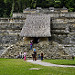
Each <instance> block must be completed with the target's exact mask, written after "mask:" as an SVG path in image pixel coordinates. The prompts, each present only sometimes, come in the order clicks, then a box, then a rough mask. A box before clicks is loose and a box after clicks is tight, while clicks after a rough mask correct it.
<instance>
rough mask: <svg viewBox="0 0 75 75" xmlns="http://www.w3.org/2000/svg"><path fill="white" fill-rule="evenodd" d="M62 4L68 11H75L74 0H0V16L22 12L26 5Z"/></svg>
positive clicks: (59, 5) (45, 6) (57, 6)
mask: <svg viewBox="0 0 75 75" xmlns="http://www.w3.org/2000/svg"><path fill="white" fill-rule="evenodd" d="M64 6H65V7H67V8H68V9H69V11H75V0H0V17H9V16H12V13H13V12H22V11H23V9H25V8H27V7H30V8H32V9H34V8H36V7H42V8H49V7H55V8H62V7H64Z"/></svg>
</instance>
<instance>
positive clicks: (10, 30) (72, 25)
mask: <svg viewBox="0 0 75 75" xmlns="http://www.w3.org/2000/svg"><path fill="white" fill-rule="evenodd" d="M29 15H30V16H29ZM31 15H47V16H48V17H49V16H50V19H49V18H47V19H46V20H50V26H49V27H50V31H49V30H48V32H47V33H49V34H48V35H49V36H47V33H46V34H45V37H44V38H43V36H41V37H40V35H38V36H35V37H40V42H39V43H38V44H34V48H36V49H37V50H40V51H38V53H40V52H41V51H43V52H44V57H45V58H49V59H50V58H53V59H55V58H71V56H73V55H74V56H75V12H68V10H67V9H62V10H61V9H54V8H49V9H42V8H37V9H29V8H27V9H25V10H23V13H13V17H12V18H0V56H1V57H5V58H15V56H16V55H17V53H18V52H21V51H22V52H23V51H27V53H28V55H27V56H28V57H31V55H30V54H31V51H30V50H29V45H28V44H29V41H30V40H29V39H32V38H34V35H33V34H32V35H30V36H31V38H30V36H28V38H26V36H27V35H26V36H24V35H23V36H20V34H24V33H23V31H27V30H26V29H25V30H24V28H23V26H24V25H25V22H26V20H27V17H28V18H30V17H31ZM36 20H38V19H36ZM29 23H30V22H29ZM48 25H49V24H48ZM24 27H25V26H24ZM49 27H47V28H49ZM22 29H23V31H22ZM21 31H22V33H21ZM42 31H43V30H42ZM45 32H46V31H45ZM50 33H51V34H50ZM27 34H29V33H27ZM38 34H40V33H38ZM41 35H43V34H41ZM41 39H42V40H43V39H46V40H45V41H41ZM27 41H28V43H27Z"/></svg>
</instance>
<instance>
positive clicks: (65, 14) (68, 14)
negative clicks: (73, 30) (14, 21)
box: [13, 11, 75, 18]
mask: <svg viewBox="0 0 75 75" xmlns="http://www.w3.org/2000/svg"><path fill="white" fill-rule="evenodd" d="M27 14H49V15H50V17H57V18H59V17H75V12H61V13H60V12H59V13H58V12H47V11H42V12H39V13H26V14H25V13H13V17H14V18H16V17H17V18H18V17H19V18H26V15H27Z"/></svg>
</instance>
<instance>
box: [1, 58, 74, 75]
mask: <svg viewBox="0 0 75 75" xmlns="http://www.w3.org/2000/svg"><path fill="white" fill-rule="evenodd" d="M55 61H56V60H55ZM30 68H41V69H40V70H29V69H30ZM0 75H75V68H61V67H46V66H40V65H35V64H31V63H28V62H26V61H24V60H23V59H0Z"/></svg>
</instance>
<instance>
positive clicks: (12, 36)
mask: <svg viewBox="0 0 75 75" xmlns="http://www.w3.org/2000/svg"><path fill="white" fill-rule="evenodd" d="M24 21H25V18H22V19H21V18H0V44H14V43H16V42H17V41H19V39H20V36H19V34H20V32H21V30H22V27H23V25H24Z"/></svg>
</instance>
